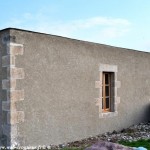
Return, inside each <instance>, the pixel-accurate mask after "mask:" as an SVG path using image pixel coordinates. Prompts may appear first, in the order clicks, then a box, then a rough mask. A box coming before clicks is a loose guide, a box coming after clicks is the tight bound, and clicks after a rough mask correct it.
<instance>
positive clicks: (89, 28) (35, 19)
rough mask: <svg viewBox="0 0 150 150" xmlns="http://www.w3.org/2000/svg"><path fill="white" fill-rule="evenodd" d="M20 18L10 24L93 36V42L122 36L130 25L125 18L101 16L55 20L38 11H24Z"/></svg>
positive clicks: (76, 35) (74, 34) (72, 34)
mask: <svg viewBox="0 0 150 150" xmlns="http://www.w3.org/2000/svg"><path fill="white" fill-rule="evenodd" d="M20 18H21V19H16V18H15V19H12V20H10V22H11V25H13V27H16V28H23V29H27V30H33V31H38V32H45V33H49V34H54V35H61V36H67V37H71V38H78V39H82V40H87V39H88V40H90V38H91V39H92V37H95V38H93V40H94V41H95V42H100V41H99V40H102V39H103V41H104V40H106V41H107V40H109V39H115V38H119V37H123V36H125V35H126V34H127V33H128V32H129V29H130V26H131V23H130V22H129V21H128V20H126V19H122V18H108V17H101V16H98V17H92V18H88V19H79V20H70V21H64V20H63V21H61V20H59V21H56V20H52V19H50V18H49V17H46V16H45V15H43V13H42V12H39V13H37V14H36V15H33V14H30V13H25V14H24V15H23V16H22V17H20ZM96 37H97V39H96ZM93 40H90V41H93Z"/></svg>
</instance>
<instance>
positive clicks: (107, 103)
mask: <svg viewBox="0 0 150 150" xmlns="http://www.w3.org/2000/svg"><path fill="white" fill-rule="evenodd" d="M109 106H110V104H109V98H106V109H108V108H109Z"/></svg>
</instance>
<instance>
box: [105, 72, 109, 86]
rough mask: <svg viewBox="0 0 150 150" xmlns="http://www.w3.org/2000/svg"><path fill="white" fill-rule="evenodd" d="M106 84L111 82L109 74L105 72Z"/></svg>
mask: <svg viewBox="0 0 150 150" xmlns="http://www.w3.org/2000/svg"><path fill="white" fill-rule="evenodd" d="M105 84H109V76H108V74H105Z"/></svg>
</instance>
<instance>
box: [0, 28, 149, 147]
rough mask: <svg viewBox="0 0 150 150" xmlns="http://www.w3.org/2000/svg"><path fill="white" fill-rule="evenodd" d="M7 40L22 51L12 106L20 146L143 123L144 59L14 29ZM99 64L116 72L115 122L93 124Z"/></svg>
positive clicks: (96, 120)
mask: <svg viewBox="0 0 150 150" xmlns="http://www.w3.org/2000/svg"><path fill="white" fill-rule="evenodd" d="M6 31H7V30H6ZM6 31H5V32H6ZM10 35H11V36H15V40H16V41H15V42H16V43H19V44H23V46H24V54H23V55H22V56H17V57H16V62H15V65H16V67H18V68H23V69H24V72H25V77H24V79H23V80H17V87H16V89H24V101H20V102H19V103H17V106H16V107H17V109H19V110H21V111H24V114H25V118H24V122H22V123H19V124H18V135H19V138H20V142H21V145H23V146H29V145H30V146H37V145H50V144H60V143H63V142H70V141H75V140H79V139H82V138H86V137H89V136H94V135H97V134H99V133H104V132H107V131H113V130H120V129H122V128H126V127H128V126H130V125H132V124H136V123H139V122H142V121H146V120H148V115H149V114H148V107H149V100H150V65H149V64H150V54H149V53H144V52H139V51H134V50H128V49H123V48H117V47H112V46H107V45H101V44H96V43H90V42H84V41H79V40H73V39H68V38H63V37H58V36H52V35H46V34H40V33H33V32H27V31H21V30H16V29H10ZM99 64H110V65H117V67H118V73H117V78H118V80H119V81H121V88H119V90H118V95H119V97H120V104H119V106H118V115H117V116H115V117H110V118H99V110H98V109H99V108H98V107H97V106H96V105H95V98H97V97H98V96H99V90H98V89H96V88H95V81H98V80H99ZM0 77H1V75H0Z"/></svg>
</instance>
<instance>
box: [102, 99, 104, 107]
mask: <svg viewBox="0 0 150 150" xmlns="http://www.w3.org/2000/svg"><path fill="white" fill-rule="evenodd" d="M103 101H104V98H102V109H104V102H103Z"/></svg>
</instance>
